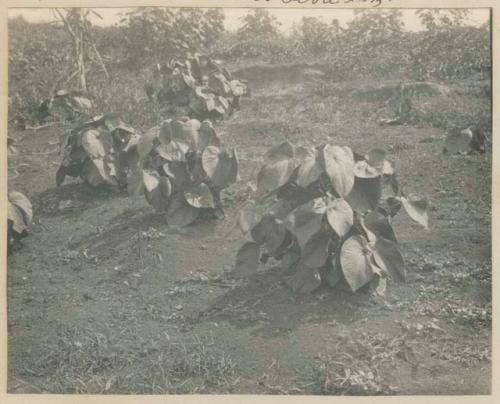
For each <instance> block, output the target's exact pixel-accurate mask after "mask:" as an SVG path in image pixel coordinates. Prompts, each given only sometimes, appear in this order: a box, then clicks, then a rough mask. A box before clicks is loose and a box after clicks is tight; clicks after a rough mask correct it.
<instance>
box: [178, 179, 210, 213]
mask: <svg viewBox="0 0 500 404" xmlns="http://www.w3.org/2000/svg"><path fill="white" fill-rule="evenodd" d="M184 197H185V198H186V201H187V203H189V204H190V205H191V206H193V207H195V208H210V209H213V208H214V207H215V202H214V198H213V195H212V193H211V192H210V189H209V188H208V186H207V184H204V183H201V184H198V185H195V186H192V187H190V188H189V189H187V190H186V191H184Z"/></svg>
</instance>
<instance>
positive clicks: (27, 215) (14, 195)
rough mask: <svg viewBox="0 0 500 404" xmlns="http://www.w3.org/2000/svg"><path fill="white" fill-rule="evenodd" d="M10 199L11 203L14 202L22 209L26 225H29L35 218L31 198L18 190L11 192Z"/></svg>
mask: <svg viewBox="0 0 500 404" xmlns="http://www.w3.org/2000/svg"><path fill="white" fill-rule="evenodd" d="M8 199H9V202H10V203H12V204H14V205H15V206H16V207H17V208H19V209H20V210H21V213H22V215H23V217H24V222H25V223H26V226H29V225H30V224H31V221H32V220H33V206H32V205H31V202H30V200H29V199H28V198H27V197H26V196H25V195H24V194H22V193H21V192H16V191H12V192H9V196H8Z"/></svg>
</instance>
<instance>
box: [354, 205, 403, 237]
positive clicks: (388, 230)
mask: <svg viewBox="0 0 500 404" xmlns="http://www.w3.org/2000/svg"><path fill="white" fill-rule="evenodd" d="M362 224H363V227H364V228H365V229H366V230H368V231H367V235H368V239H369V240H370V241H375V240H377V239H378V238H380V237H382V238H384V239H386V240H390V241H393V242H394V243H397V239H396V235H395V234H394V230H393V229H392V226H391V224H390V222H389V219H388V218H387V217H386V216H385V215H383V214H381V213H380V212H376V211H372V212H368V213H367V214H366V215H365V217H364V218H363V219H362Z"/></svg>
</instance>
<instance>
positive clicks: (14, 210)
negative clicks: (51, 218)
mask: <svg viewBox="0 0 500 404" xmlns="http://www.w3.org/2000/svg"><path fill="white" fill-rule="evenodd" d="M7 219H8V220H10V221H11V222H12V228H13V229H14V231H15V232H16V233H19V234H22V233H23V232H24V231H25V230H26V228H27V226H28V224H27V223H26V221H25V218H24V215H23V212H22V211H21V209H20V208H19V207H17V206H16V205H14V204H13V203H11V202H10V201H9V206H8V211H7Z"/></svg>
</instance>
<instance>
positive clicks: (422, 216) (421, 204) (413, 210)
mask: <svg viewBox="0 0 500 404" xmlns="http://www.w3.org/2000/svg"><path fill="white" fill-rule="evenodd" d="M401 202H402V204H403V207H404V208H405V210H406V212H407V213H408V215H409V216H410V217H411V218H412V219H413V220H414V221H415V222H417V223H418V224H420V225H422V226H423V227H424V228H425V229H426V230H429V216H428V215H427V201H426V200H425V199H424V198H420V197H419V196H416V195H409V196H408V197H406V198H405V197H401Z"/></svg>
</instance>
